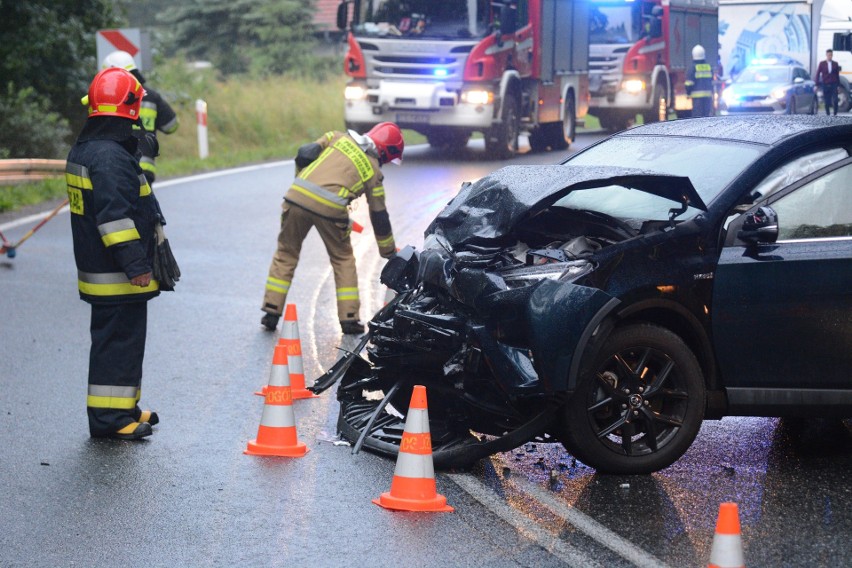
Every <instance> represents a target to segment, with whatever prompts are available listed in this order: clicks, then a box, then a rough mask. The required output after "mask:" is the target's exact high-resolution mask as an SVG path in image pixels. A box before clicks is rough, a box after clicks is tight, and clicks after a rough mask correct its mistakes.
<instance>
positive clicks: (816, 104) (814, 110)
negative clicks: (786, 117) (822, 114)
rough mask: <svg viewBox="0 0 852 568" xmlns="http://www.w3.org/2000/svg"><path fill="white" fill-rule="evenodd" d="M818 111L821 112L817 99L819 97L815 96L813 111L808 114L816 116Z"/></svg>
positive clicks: (812, 103)
mask: <svg viewBox="0 0 852 568" xmlns="http://www.w3.org/2000/svg"><path fill="white" fill-rule="evenodd" d="M818 111H819V100H818V99H817V96H816V95H814V98H813V100H812V102H811V110H810V112H808V114H816V113H817V112H818Z"/></svg>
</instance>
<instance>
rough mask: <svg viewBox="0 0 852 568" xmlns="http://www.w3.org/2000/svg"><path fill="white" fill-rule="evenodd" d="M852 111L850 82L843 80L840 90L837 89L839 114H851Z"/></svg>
mask: <svg viewBox="0 0 852 568" xmlns="http://www.w3.org/2000/svg"><path fill="white" fill-rule="evenodd" d="M850 110H852V95H850V87H849V83H848V82H844V80H843V79H842V78H841V81H840V88H838V89H837V112H849V111H850Z"/></svg>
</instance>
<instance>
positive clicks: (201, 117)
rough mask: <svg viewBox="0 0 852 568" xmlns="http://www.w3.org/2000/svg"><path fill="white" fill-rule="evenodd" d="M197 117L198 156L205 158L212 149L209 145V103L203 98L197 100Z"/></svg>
mask: <svg viewBox="0 0 852 568" xmlns="http://www.w3.org/2000/svg"><path fill="white" fill-rule="evenodd" d="M195 118H196V120H197V122H198V157H199V158H201V159H202V160H203V159H204V158H206V157H207V156H208V155H209V154H210V150H209V148H208V145H207V103H206V102H204V101H203V100H201V99H197V100H196V101H195Z"/></svg>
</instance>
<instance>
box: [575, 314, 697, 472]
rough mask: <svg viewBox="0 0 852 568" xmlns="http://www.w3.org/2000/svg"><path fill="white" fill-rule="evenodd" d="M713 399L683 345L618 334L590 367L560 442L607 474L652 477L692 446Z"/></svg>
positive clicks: (660, 334) (637, 330)
mask: <svg viewBox="0 0 852 568" xmlns="http://www.w3.org/2000/svg"><path fill="white" fill-rule="evenodd" d="M705 399H706V393H705V386H704V378H703V374H702V372H701V367H700V366H699V364H698V361H697V360H696V358H695V355H694V354H693V353H692V351H691V350H690V349H689V347H688V346H687V345H686V344H685V343H684V342H683V340H682V339H681V338H680V337H678V336H677V335H676V334H674V333H673V332H671V331H669V330H667V329H665V328H662V327H659V326H656V325H649V324H634V325H629V326H626V327H622V328H616V329H615V330H614V331H613V332H612V333H611V334H610V336H609V337H608V338H607V339H606V340H605V341H604V343H603V344H602V345H601V347H600V349H598V350H597V354H596V355H595V356H594V357H593V359H592V360H591V361H590V363H589V364H584V365H583V370H582V371H581V375H580V377H579V383H578V386H577V389H576V390H575V392H574V394H573V395H572V397H571V398H570V399H569V401H568V403H567V404H566V405H565V411H564V415H563V420H562V428H561V431H560V439H561V440H562V442H563V444H564V445H565V447H566V449H568V451H569V452H571V453H572V454H573V455H574V456H575V457H576V458H578V459H579V460H580V461H582V462H583V463H585V464H586V465H589V466H591V467H593V468H595V469H596V470H597V471H598V472H599V473H612V474H644V473H651V472H654V471H658V470H660V469H663V468H665V467H667V466H669V465H671V464H672V463H674V462H675V461H676V460H677V459H678V458H680V457H681V456H682V455H683V454H684V452H686V450H687V449H688V448H689V446H690V445H691V444H692V441H693V440H694V439H695V436H696V435H697V434H698V430H699V428H700V427H701V422H702V420H703V418H704V410H705Z"/></svg>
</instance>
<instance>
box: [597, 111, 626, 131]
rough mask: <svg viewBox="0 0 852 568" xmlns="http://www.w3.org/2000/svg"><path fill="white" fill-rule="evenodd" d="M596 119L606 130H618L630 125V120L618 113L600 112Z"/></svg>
mask: <svg viewBox="0 0 852 568" xmlns="http://www.w3.org/2000/svg"><path fill="white" fill-rule="evenodd" d="M598 120H599V121H600V123H601V128H603V129H604V130H606V131H607V132H619V131H621V130H624V129H625V128H627V127H628V126H630V120H629V119H627V118H626V117H624V116H622V115H620V114H609V113H606V114H601V115H600V116H599V117H598Z"/></svg>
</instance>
